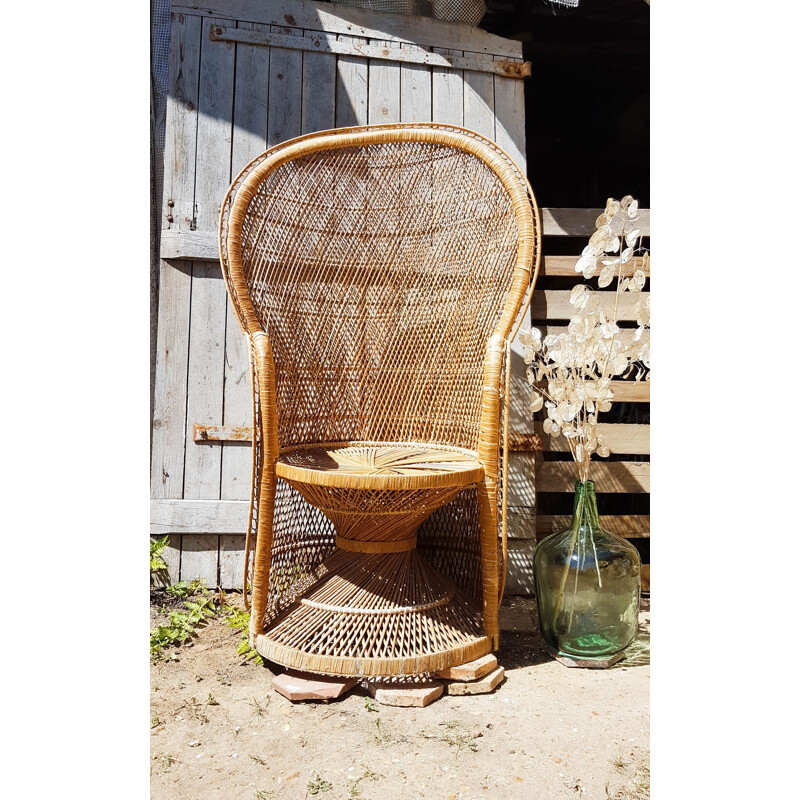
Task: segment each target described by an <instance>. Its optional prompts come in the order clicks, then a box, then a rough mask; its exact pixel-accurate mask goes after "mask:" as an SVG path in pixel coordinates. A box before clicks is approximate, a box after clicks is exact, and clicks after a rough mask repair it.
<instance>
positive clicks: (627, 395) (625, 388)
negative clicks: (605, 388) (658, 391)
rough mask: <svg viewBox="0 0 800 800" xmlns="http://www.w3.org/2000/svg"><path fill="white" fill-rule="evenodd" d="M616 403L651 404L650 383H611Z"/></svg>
mask: <svg viewBox="0 0 800 800" xmlns="http://www.w3.org/2000/svg"><path fill="white" fill-rule="evenodd" d="M610 388H611V392H612V393H613V395H614V402H615V403H649V402H650V381H639V383H634V382H633V381H611V387H610Z"/></svg>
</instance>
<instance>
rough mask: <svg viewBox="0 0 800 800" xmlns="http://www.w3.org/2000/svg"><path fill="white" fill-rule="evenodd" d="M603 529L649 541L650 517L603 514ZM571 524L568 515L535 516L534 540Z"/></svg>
mask: <svg viewBox="0 0 800 800" xmlns="http://www.w3.org/2000/svg"><path fill="white" fill-rule="evenodd" d="M601 521H602V523H603V527H604V528H606V529H607V530H609V531H611V533H615V534H616V535H617V536H623V537H624V538H626V539H649V538H650V515H649V514H632V515H622V514H620V515H617V516H615V515H613V514H604V515H603V517H602V520H601ZM571 523H572V516H571V515H569V514H565V515H557V516H550V515H547V514H537V515H536V538H537V539H544V537H545V536H549V535H550V534H551V533H558V532H559V531H563V530H564V529H565V528H568V527H569V526H570V524H571Z"/></svg>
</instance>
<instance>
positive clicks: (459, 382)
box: [220, 124, 539, 676]
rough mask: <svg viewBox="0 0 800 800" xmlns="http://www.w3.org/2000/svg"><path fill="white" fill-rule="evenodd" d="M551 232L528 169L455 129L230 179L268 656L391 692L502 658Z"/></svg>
mask: <svg viewBox="0 0 800 800" xmlns="http://www.w3.org/2000/svg"><path fill="white" fill-rule="evenodd" d="M538 231H539V221H538V212H537V211H536V207H535V203H534V202H533V196H532V194H531V192H530V187H529V186H528V184H527V181H526V180H525V178H524V176H522V175H521V174H520V172H519V170H518V169H517V167H516V165H514V164H513V162H512V161H511V160H510V159H509V158H508V156H506V155H505V153H503V152H502V150H500V149H499V148H498V147H497V146H496V145H495V144H493V143H491V142H489V141H488V140H485V139H483V138H482V137H480V136H478V135H476V134H474V133H472V132H470V131H466V130H464V129H457V128H453V127H448V126H440V125H423V124H416V125H396V126H369V127H364V128H353V129H348V130H344V131H328V132H321V133H316V134H312V135H310V136H306V137H301V138H300V139H295V140H292V141H290V142H286V143H283V144H282V145H279V146H277V147H275V148H272V149H271V150H269V151H267V152H266V153H265V154H264V155H263V156H260V157H259V158H257V159H256V160H255V161H253V162H252V163H251V164H250V165H248V167H246V168H245V169H244V170H243V171H242V173H241V174H240V175H239V176H238V177H237V179H236V180H235V181H234V183H233V185H232V186H231V189H230V190H229V193H228V196H227V197H226V199H225V203H224V205H223V210H222V216H221V222H220V255H221V261H222V267H223V273H224V275H225V279H226V283H227V287H228V291H229V294H230V296H231V300H232V302H233V305H234V308H235V310H236V313H237V315H238V318H239V321H240V323H241V325H242V328H243V330H244V332H245V334H246V335H247V337H248V342H249V345H250V348H251V354H252V378H253V396H254V427H255V429H256V431H257V435H256V436H255V437H254V454H253V464H254V468H253V494H252V498H253V499H252V514H251V524H250V530H249V531H248V534H249V541H250V540H252V539H254V540H255V553H254V556H253V572H252V588H253V596H252V614H251V629H250V631H251V640H252V641H253V643H254V644H255V646H256V647H257V648H258V650H259V651H260V652H261V653H262V654H263V655H265V656H267V657H268V658H271V659H274V660H275V661H278V662H279V663H283V664H286V665H288V666H294V667H299V668H302V669H310V670H316V671H319V672H330V673H335V674H346V675H372V676H377V675H382V676H389V675H407V674H419V673H422V672H427V671H431V670H434V669H442V668H444V667H446V666H450V665H454V664H458V663H461V662H463V661H465V660H468V659H470V658H474V657H476V656H478V655H481V654H482V653H485V652H488V651H489V650H490V649H492V648H496V647H497V644H498V639H499V631H498V625H497V608H498V605H499V601H500V597H501V593H502V584H503V574H504V570H505V563H504V553H505V545H504V542H503V548H502V549H501V550H498V532H500V533H501V534H502V537H503V539H504V536H505V503H504V500H503V498H502V496H501V497H498V495H499V494H502V486H503V481H502V475H501V471H502V463H503V461H502V459H501V449H502V454H503V456H506V455H507V448H506V447H502V444H503V443H502V441H501V440H502V439H503V438H504V433H501V427H502V426H501V416H502V412H503V406H504V405H505V407H506V408H507V401H508V398H507V388H506V387H507V382H503V377H504V376H503V371H504V370H506V372H507V359H508V342H509V340H510V338H511V336H512V335H513V331H512V328H513V326H514V323H515V320H518V318H519V314H520V311H521V309H522V308H523V307H524V306H526V305H527V302H529V299H530V292H531V291H532V288H533V284H534V281H535V276H536V272H537V269H538V260H539V235H538ZM506 429H507V426H506V427H505V428H503V431H505V430H506ZM498 501H500V502H498ZM250 534H253V536H250ZM249 551H250V544H249V543H248V554H249Z"/></svg>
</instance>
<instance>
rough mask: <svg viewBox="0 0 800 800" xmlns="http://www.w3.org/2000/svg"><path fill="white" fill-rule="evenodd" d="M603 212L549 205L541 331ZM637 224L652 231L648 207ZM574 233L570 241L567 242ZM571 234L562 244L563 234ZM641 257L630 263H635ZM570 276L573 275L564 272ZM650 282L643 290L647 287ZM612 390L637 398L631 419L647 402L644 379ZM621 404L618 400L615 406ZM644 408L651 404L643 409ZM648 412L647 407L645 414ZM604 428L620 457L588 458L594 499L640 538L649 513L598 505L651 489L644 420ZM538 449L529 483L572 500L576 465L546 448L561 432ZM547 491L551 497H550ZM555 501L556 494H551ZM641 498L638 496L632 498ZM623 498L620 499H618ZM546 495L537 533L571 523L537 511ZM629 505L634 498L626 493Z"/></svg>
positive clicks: (538, 308)
mask: <svg viewBox="0 0 800 800" xmlns="http://www.w3.org/2000/svg"><path fill="white" fill-rule="evenodd" d="M600 213H601V211H600V210H599V209H549V210H548V216H550V217H551V218H552V224H551V225H550V226H548V227H546V228H545V233H546V234H548V235H547V236H546V237H545V241H544V248H543V252H544V253H545V256H544V259H543V265H542V270H541V272H540V275H539V281H538V283H537V291H536V292H535V293H534V299H533V302H532V304H531V319H532V324H533V325H535V326H536V327H538V328H540V329H541V330H542V332H543V334H544V335H546V334H547V333H559V332H561V331H563V330H565V329H566V325H567V323H568V319H569V316H570V314H571V311H572V306H570V304H569V294H570V290H571V287H572V286H573V285H575V284H577V283H580V282H581V281H582V280H583V278H582V276H580V275H578V274H576V273H575V262H576V261H577V260H578V258H579V254H580V252H581V250H582V249H583V248H584V247H585V245H586V242H587V241H588V238H589V236H591V234H592V233H593V231H594V221H595V219H596V218H597V216H598V215H599V214H600ZM642 223H643V224H642V231H643V234H644V235H645V236H646V237H649V234H650V214H649V210H644V211H642ZM573 240H574V247H573ZM565 241H569V245H567V246H566V247H565V245H564V242H565ZM565 250H568V251H569V253H570V254H568V255H547V253H548V252H553V251H556V252H562V253H563V252H564V251H565ZM640 267H641V259H637V260H636V263H635V264H634V265H633V266H632V267H631V270H632V269H633V268H640ZM569 279H572V280H569ZM649 279H650V276H649V273H648V283H647V285H646V286H645V293H647V292H649ZM622 299H623V301H624V302H622V303H621V309H622V313H621V317H620V318H621V319H632V318H633V317H632V308H633V305H634V303H635V302H636V300H637V299H638V298H637V297H636V296H634V295H630V294H626V295H623V298H622ZM613 391H614V395H615V399H614V405H615V406H617V404H620V403H626V404H635V405H637V406H638V407H639V408H638V413H637V410H636V409H634V408H633V407H632V406H628V407H627V410H628V414H627V416H628V417H629V418H630V419H636V417H641V416H644V414H643V413H642V412H643V411H644V410H645V409H644V407H643V406H642V405H641V404H649V402H650V384H649V383H647V382H642V383H639V384H632V383H628V382H624V381H621V380H616V381H614V382H613ZM617 407H618V408H619V406H617ZM648 411H649V409H648ZM646 417H647V419H649V413H647V415H646ZM536 419H537V424H536V426H535V427H536V429H537V430H538V431H539V432H540V433H541V432H542V431H541V428H540V425H541V421H542V420H543V419H544V417H543V412H539V413H538V414H537V415H536ZM599 428H600V430H601V431H602V432H603V433H605V435H606V439H607V441H608V444H609V447H610V448H611V452H612V454H614V455H615V456H620V455H621V456H623V459H622V460H619V461H617V460H615V461H609V460H607V459H598V460H597V461H596V462H595V463H593V465H592V474H591V478H592V480H594V482H595V487H596V491H597V493H598V506H599V509H600V513H601V517H602V522H603V524H604V525H605V526H606V527H607V528H608V529H609V530H610V531H612V532H613V533H616V534H618V535H619V536H623V537H625V538H628V539H632V540H634V542H635V541H636V540H645V539H649V538H650V515H649V514H644V513H604V512H603V505H604V501H605V505H609V503H608V501H607V498H604V497H603V496H602V495H608V494H614V495H618V496H619V495H628V496H629V499H630V497H631V496H633V495H643V494H649V492H650V460H649V456H650V425H649V423H647V424H642V423H639V422H628V423H625V422H616V423H610V424H609V423H604V424H601V425H600V426H599ZM542 439H543V452H541V453H539V454H537V457H536V479H535V487H536V492H537V494H539V493H543V492H546V493H553V494H555V495H559V494H563V495H564V498H563V499H562V500H561V501H560V504H561V505H562V506H563V505H564V504H565V503H566V504H568V503H569V502H570V500H569V498H571V496H572V493H573V486H574V482H575V475H576V473H575V468H574V464H573V462H572V461H552V460H549V458H548V456H547V455H546V453H557V452H562V453H563V452H567V451H568V447H567V444H566V442H565V440H564V439H562V438H560V437H559V438H557V439H552V440H551V439H550V438H549V437H547V436H546V435H543V436H542ZM548 499H552V498H548ZM556 502H559V501H558V500H556ZM638 502H639V503H640V501H638ZM623 503H624V501H622V500H618V501H617V504H623ZM543 505H544V502H540V503H539V504H538V508H537V516H536V525H535V530H536V538H537V540H539V539H542V538H544V537H545V536H548V535H549V534H551V533H554V532H556V531H559V530H563V529H564V528H565V527H567V525H568V524H569V521H570V519H571V515H570V513H569V509H568V508H563V509H562V513H547V512H546V510H545V512H544V513H541V512H542V506H543ZM631 505H633V501H632V500H631ZM642 589H643V591H648V592H649V591H650V565H649V563H647V564H644V565H643V567H642Z"/></svg>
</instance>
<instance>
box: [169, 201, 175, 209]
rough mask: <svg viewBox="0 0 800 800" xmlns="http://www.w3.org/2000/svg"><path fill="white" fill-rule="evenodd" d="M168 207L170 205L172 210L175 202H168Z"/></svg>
mask: <svg viewBox="0 0 800 800" xmlns="http://www.w3.org/2000/svg"><path fill="white" fill-rule="evenodd" d="M167 205H168V206H169V207H170V208H172V207H173V206H174V205H175V201H174V200H167Z"/></svg>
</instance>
